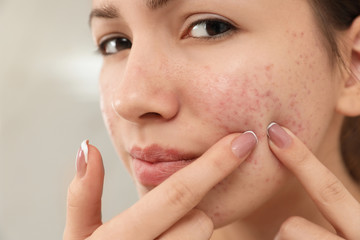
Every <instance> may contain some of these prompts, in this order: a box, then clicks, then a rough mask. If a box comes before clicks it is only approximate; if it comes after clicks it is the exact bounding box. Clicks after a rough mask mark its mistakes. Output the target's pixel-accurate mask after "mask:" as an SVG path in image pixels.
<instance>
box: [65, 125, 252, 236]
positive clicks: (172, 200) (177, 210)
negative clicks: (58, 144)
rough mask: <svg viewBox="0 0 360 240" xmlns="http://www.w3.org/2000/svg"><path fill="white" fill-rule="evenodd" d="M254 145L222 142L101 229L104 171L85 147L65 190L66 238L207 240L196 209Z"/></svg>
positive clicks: (235, 137) (235, 138)
mask: <svg viewBox="0 0 360 240" xmlns="http://www.w3.org/2000/svg"><path fill="white" fill-rule="evenodd" d="M256 143H257V139H256V137H255V135H254V134H252V133H250V132H248V133H244V134H231V135H229V136H226V137H224V138H223V139H221V140H220V141H219V142H217V143H216V144H215V145H214V146H212V147H211V148H210V149H209V150H208V151H207V152H206V153H204V154H203V155H202V156H201V157H200V158H199V159H197V160H196V161H194V162H193V163H192V164H190V165H188V166H187V167H185V168H183V169H181V170H180V171H178V172H176V173H175V174H173V175H172V176H171V177H169V178H168V179H167V180H166V181H164V182H163V183H162V184H160V185H159V186H157V187H156V188H154V189H153V190H152V191H150V192H149V193H148V194H146V195H145V196H144V197H142V198H141V199H140V200H139V201H138V202H137V203H135V204H134V205H133V206H132V207H130V208H129V209H127V210H125V211H124V212H122V213H121V214H119V215H118V216H116V217H114V218H113V219H111V220H110V221H109V222H107V223H104V224H103V223H102V221H101V195H102V187H103V179H104V169H103V164H102V159H101V155H100V153H99V151H98V150H97V149H96V148H95V147H94V146H89V152H88V161H87V163H86V162H85V156H86V154H84V152H86V151H80V152H79V154H78V160H77V174H76V176H75V178H74V179H73V181H72V182H71V184H70V187H69V191H68V209H67V220H66V227H65V232H64V239H65V240H84V239H91V240H94V239H101V240H106V239H137V240H142V239H144V240H145V239H172V240H175V239H189V240H191V239H194V240H208V239H210V237H211V235H212V232H213V223H212V221H211V219H210V218H209V217H208V216H207V215H206V214H205V213H204V212H202V211H200V210H197V209H196V208H195V207H196V205H197V204H198V203H199V202H200V201H201V200H202V198H203V197H204V196H205V195H206V193H207V192H208V191H209V190H211V189H212V188H213V187H214V186H215V185H216V184H217V183H219V182H220V181H221V180H222V179H224V178H225V177H226V176H228V175H229V174H230V173H231V172H232V171H233V170H235V169H236V168H237V167H238V166H239V165H240V164H241V163H242V162H243V161H244V160H245V159H246V157H247V156H248V155H249V154H250V152H251V151H252V149H253V148H254V147H255V145H256ZM86 146H87V145H86ZM230 146H231V147H230ZM224 161H226V164H224Z"/></svg>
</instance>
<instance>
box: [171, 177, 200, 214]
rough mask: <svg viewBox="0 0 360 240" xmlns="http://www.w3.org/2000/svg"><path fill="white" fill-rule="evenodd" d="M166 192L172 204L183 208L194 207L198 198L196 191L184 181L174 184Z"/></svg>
mask: <svg viewBox="0 0 360 240" xmlns="http://www.w3.org/2000/svg"><path fill="white" fill-rule="evenodd" d="M165 194H166V195H165V196H166V198H167V201H168V202H169V204H170V205H172V206H174V207H176V208H179V207H180V208H181V209H191V208H193V207H194V206H193V205H194V202H195V201H194V200H197V198H198V197H197V194H196V192H195V191H193V190H192V189H191V188H190V187H189V186H188V185H187V184H185V183H183V182H182V181H177V182H176V183H174V184H172V186H171V187H170V188H168V189H167V191H166V193H165Z"/></svg>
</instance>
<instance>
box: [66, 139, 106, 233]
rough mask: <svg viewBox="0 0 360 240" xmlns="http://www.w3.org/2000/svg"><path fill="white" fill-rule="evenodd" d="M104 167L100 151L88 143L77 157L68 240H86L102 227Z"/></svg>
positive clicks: (67, 218) (82, 145)
mask: <svg viewBox="0 0 360 240" xmlns="http://www.w3.org/2000/svg"><path fill="white" fill-rule="evenodd" d="M103 183H104V166H103V162H102V158H101V154H100V152H99V150H98V149H97V148H96V147H94V146H91V145H88V141H87V140H86V141H84V142H83V143H82V144H81V147H80V149H79V151H78V154H77V158H76V176H75V177H74V179H73V181H72V182H71V184H70V186H69V189H68V199H67V217H66V225H65V231H64V240H80V239H81V240H83V239H85V238H87V237H89V236H90V235H91V234H92V233H93V232H94V231H95V229H97V228H98V227H99V226H100V225H101V224H102V222H101V196H102V190H103Z"/></svg>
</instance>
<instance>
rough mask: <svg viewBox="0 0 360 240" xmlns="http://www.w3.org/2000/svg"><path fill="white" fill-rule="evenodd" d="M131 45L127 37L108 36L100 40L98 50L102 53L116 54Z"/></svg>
mask: <svg viewBox="0 0 360 240" xmlns="http://www.w3.org/2000/svg"><path fill="white" fill-rule="evenodd" d="M131 46H132V43H131V41H130V40H129V39H127V38H125V37H118V36H114V37H109V38H107V39H105V40H102V41H101V42H100V44H99V50H98V51H99V52H100V53H101V54H102V55H104V56H107V55H112V54H116V53H118V52H120V51H123V50H126V49H130V48H131Z"/></svg>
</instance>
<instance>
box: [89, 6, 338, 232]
mask: <svg viewBox="0 0 360 240" xmlns="http://www.w3.org/2000/svg"><path fill="white" fill-rule="evenodd" d="M93 8H94V9H97V10H96V11H94V12H93V14H92V15H93V18H92V21H91V24H92V30H93V34H94V38H95V40H96V42H97V43H98V44H101V49H102V50H103V52H104V53H106V54H109V55H107V56H105V57H104V64H103V68H102V72H101V77H100V89H101V97H102V111H103V115H104V119H105V122H106V124H107V127H108V130H109V132H110V135H111V138H112V141H113V143H114V145H115V148H116V150H117V152H118V154H119V156H120V157H121V159H122V160H123V161H124V163H125V165H126V167H127V169H128V171H129V172H130V174H131V175H132V176H133V178H134V180H135V182H136V184H137V187H138V190H139V193H140V194H141V195H142V194H145V193H146V192H147V191H149V190H151V189H152V188H153V187H155V186H156V185H158V184H160V183H161V182H162V181H164V180H165V179H166V178H167V177H169V176H170V175H171V174H172V173H173V172H174V171H176V170H177V169H180V168H182V167H184V166H185V165H186V164H188V163H190V162H191V161H181V160H188V159H195V161H196V158H197V157H199V156H201V155H202V154H203V153H204V152H205V151H206V150H207V149H208V148H210V147H211V146H212V145H213V144H214V143H215V142H216V141H217V140H219V139H220V138H222V137H224V136H225V135H227V134H229V133H234V132H244V131H247V130H253V131H254V132H255V133H256V134H257V136H258V137H259V144H258V146H257V148H256V149H255V151H254V152H253V153H252V154H251V156H250V157H249V159H248V160H246V161H245V162H244V163H243V164H242V165H241V166H240V167H239V168H238V169H237V170H236V171H235V172H233V173H232V174H231V175H230V176H229V177H228V178H226V179H225V180H224V181H222V182H221V183H220V184H218V185H217V186H216V187H215V188H214V189H212V190H211V191H210V192H209V193H208V195H207V196H206V197H205V198H204V199H203V201H202V202H201V203H200V205H199V208H201V209H203V210H204V211H205V212H207V214H208V215H209V216H211V217H212V218H213V220H214V223H215V225H216V226H221V225H224V224H226V223H228V222H229V221H232V220H234V219H236V218H241V217H245V216H247V215H248V214H249V213H251V212H253V211H255V210H256V209H257V208H259V207H260V206H261V205H263V204H264V203H265V202H267V201H269V200H270V199H272V198H273V197H274V196H276V195H277V194H276V193H278V192H279V190H280V188H282V187H284V184H289V182H290V181H289V175H288V174H287V171H286V170H285V168H284V167H283V166H282V165H281V164H280V163H279V162H278V160H277V159H276V158H275V157H274V156H273V154H272V153H271V151H270V150H269V147H268V140H267V137H266V127H267V126H268V124H269V123H270V122H272V121H276V122H277V123H279V124H281V125H283V126H285V127H287V128H289V129H291V130H292V131H293V132H295V133H296V134H297V135H298V136H299V137H300V138H301V139H302V140H303V141H304V142H305V143H306V144H307V146H308V147H309V148H310V149H312V150H313V151H314V152H315V153H316V152H318V151H319V149H320V148H323V147H324V146H323V142H324V138H325V136H326V135H325V134H326V133H327V131H328V129H329V128H330V127H331V124H332V119H333V115H334V105H335V101H336V94H337V92H336V91H337V88H336V84H337V83H338V79H335V78H334V77H333V76H334V73H333V70H332V67H331V63H330V61H329V56H328V54H327V51H326V49H325V46H324V45H325V44H323V39H322V38H321V35H320V33H319V32H320V31H319V29H318V27H317V25H316V21H315V19H314V16H313V12H312V10H311V8H310V6H309V4H308V1H298V0H272V1H269V0H252V1H242V0H222V1H218V0H196V1H192V0H171V1H168V3H167V4H165V5H164V6H158V7H157V8H153V9H150V7H149V5H147V4H146V1H145V0H94V2H93ZM139 159H140V160H139ZM158 161H160V162H161V163H158ZM226 161H227V159H223V162H224V164H226ZM149 162H157V163H155V164H151V163H149Z"/></svg>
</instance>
